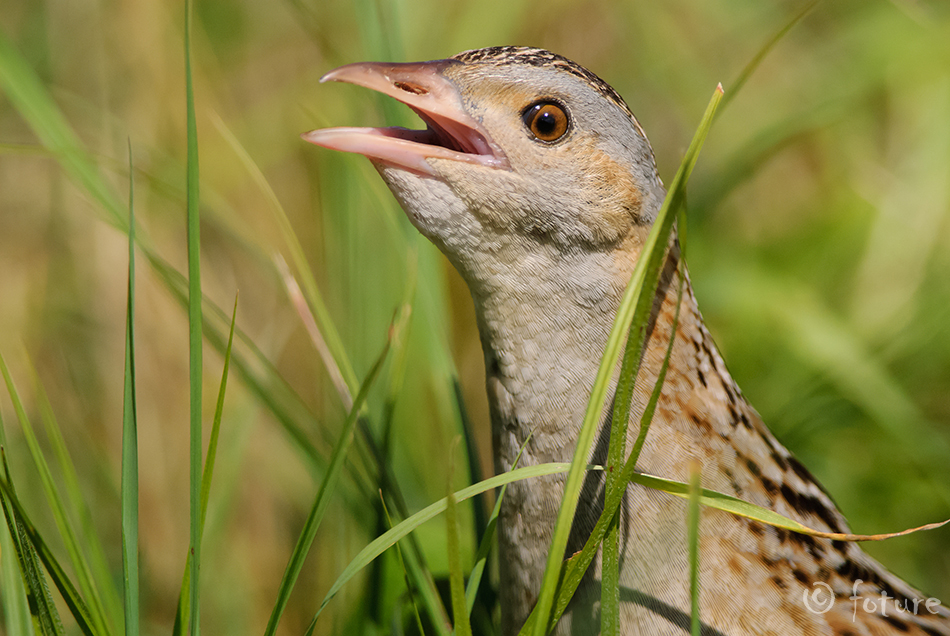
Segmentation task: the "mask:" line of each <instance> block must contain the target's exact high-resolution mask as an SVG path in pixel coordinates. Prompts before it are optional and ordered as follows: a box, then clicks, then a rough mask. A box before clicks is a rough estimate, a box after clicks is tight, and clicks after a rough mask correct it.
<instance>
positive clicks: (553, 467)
mask: <svg viewBox="0 0 950 636" xmlns="http://www.w3.org/2000/svg"><path fill="white" fill-rule="evenodd" d="M569 467H570V464H563V463H560V464H558V463H552V464H538V465H535V466H526V467H524V468H517V469H514V470H511V471H509V472H506V473H502V474H500V475H495V476H494V477H490V478H488V479H485V480H484V481H480V482H478V483H477V484H473V485H471V486H468V487H467V488H463V489H461V490H458V491H456V492H455V500H456V501H465V500H466V499H469V498H470V497H474V496H476V495H480V494H482V493H483V492H487V491H489V490H491V489H493V488H497V487H499V486H504V485H505V484H510V483H511V482H513V481H520V480H522V479H529V478H531V477H541V476H544V475H555V474H557V473H563V472H565V471H567V470H568V469H569ZM446 505H447V502H446V500H445V499H440V500H439V501H436V502H435V503H433V504H430V505H429V506H427V507H425V508H423V509H422V510H420V511H419V512H417V513H415V514H414V515H412V516H410V517H408V518H406V519H405V520H403V521H402V522H400V523H398V524H397V525H395V526H394V527H393V528H392V529H391V530H390V531H389V532H386V533H385V534H382V535H380V536H378V537H376V539H374V540H373V541H372V542H370V543H369V545H367V546H366V547H365V548H363V549H362V550H360V553H359V554H357V555H356V556H355V557H354V558H353V560H352V561H350V564H349V565H347V566H346V568H344V569H343V572H342V573H340V576H338V577H337V579H336V581H335V582H334V583H333V585H332V586H330V591H329V592H327V595H326V596H325V597H324V599H323V602H322V603H321V604H320V608H319V609H318V610H317V613H316V615H315V616H314V617H313V621H314V622H315V621H316V620H317V618H318V617H319V616H320V613H321V612H323V609H324V608H325V607H326V606H327V603H329V602H330V599H332V598H333V597H334V596H336V593H337V592H339V591H340V588H342V587H343V586H344V585H345V584H346V583H347V582H348V581H349V580H350V579H352V578H353V577H354V576H356V574H357V573H359V571H360V570H362V569H363V568H365V567H366V566H367V565H369V564H370V563H372V561H373V559H375V558H376V557H378V556H379V555H380V554H382V553H383V552H385V551H386V550H388V549H389V548H391V547H392V546H393V545H395V543H396V542H397V541H399V540H400V539H402V538H403V537H405V536H406V535H408V534H409V533H410V532H412V531H413V530H415V529H416V528H418V527H419V526H421V525H422V524H424V523H425V522H427V521H429V520H430V519H433V518H434V517H435V516H436V515H439V514H441V513H443V512H445V507H446ZM312 625H313V623H311V627H312Z"/></svg>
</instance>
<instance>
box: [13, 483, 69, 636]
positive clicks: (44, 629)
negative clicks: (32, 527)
mask: <svg viewBox="0 0 950 636" xmlns="http://www.w3.org/2000/svg"><path fill="white" fill-rule="evenodd" d="M0 499H3V497H2V496H0ZM3 511H4V518H5V519H6V520H7V527H8V530H9V532H10V534H14V533H15V534H16V537H17V542H16V546H17V547H16V554H17V559H18V561H19V563H20V571H21V572H22V574H23V584H24V586H25V587H26V590H27V596H28V598H29V599H30V601H31V602H29V604H28V605H29V609H30V618H31V619H32V626H33V630H35V631H39V633H40V634H42V635H43V636H62V634H63V633H64V632H63V625H62V621H60V618H59V613H58V612H57V611H56V604H55V603H54V602H53V597H52V595H51V594H50V591H49V586H48V585H47V584H46V579H45V577H44V576H43V570H42V568H40V564H39V560H38V559H37V557H36V551H35V550H34V549H33V545H32V544H31V543H30V540H29V538H28V537H27V536H26V533H25V532H24V531H23V525H22V523H21V522H20V519H19V518H18V517H17V516H16V512H13V513H9V512H8V509H7V506H6V502H4V509H3Z"/></svg>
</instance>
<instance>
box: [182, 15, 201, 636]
mask: <svg viewBox="0 0 950 636" xmlns="http://www.w3.org/2000/svg"><path fill="white" fill-rule="evenodd" d="M191 4H192V3H191V0H185V117H186V124H187V126H186V128H187V137H188V186H187V190H188V192H187V214H188V370H189V373H188V377H189V382H188V385H189V388H190V393H191V409H190V427H189V430H190V436H189V437H190V453H189V459H190V463H189V466H190V488H189V494H190V497H189V501H190V504H191V505H190V513H191V514H190V517H191V523H190V535H191V536H190V540H189V555H190V563H191V569H190V574H191V580H190V581H189V582H188V587H189V593H190V597H191V601H190V602H189V610H190V611H189V613H188V633H189V634H191V636H195V634H197V633H198V621H199V610H200V606H199V605H198V597H199V594H198V593H199V591H200V586H199V579H198V573H199V572H200V571H201V568H200V564H201V463H202V462H201V460H202V457H201V444H202V435H201V371H202V365H201V344H202V342H201V337H202V336H201V331H202V318H201V235H200V201H199V196H198V182H199V178H198V128H197V123H196V122H195V94H194V87H193V84H192V77H191V26H192V25H191V19H192V8H191Z"/></svg>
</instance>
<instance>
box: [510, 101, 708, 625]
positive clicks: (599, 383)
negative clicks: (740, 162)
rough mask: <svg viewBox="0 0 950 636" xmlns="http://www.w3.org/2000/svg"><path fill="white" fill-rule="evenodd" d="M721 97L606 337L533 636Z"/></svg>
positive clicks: (545, 620)
mask: <svg viewBox="0 0 950 636" xmlns="http://www.w3.org/2000/svg"><path fill="white" fill-rule="evenodd" d="M722 94H723V93H722V86H717V87H716V90H715V91H714V93H713V97H712V99H711V100H710V101H709V105H708V106H707V108H706V112H705V113H704V115H703V118H702V120H701V121H700V125H699V129H698V130H697V131H696V134H695V136H694V137H693V141H692V143H691V144H690V146H689V149H688V150H687V151H686V155H685V157H684V159H683V162H682V163H681V164H680V167H679V170H678V171H677V173H676V176H675V177H674V178H673V181H672V183H671V184H670V190H669V192H668V194H667V195H666V199H665V200H664V201H663V205H662V207H661V208H660V211H659V213H658V214H657V218H656V220H655V221H654V223H653V227H652V229H651V230H650V234H649V235H648V236H647V240H646V242H645V243H644V246H643V249H642V251H641V253H640V258H639V259H638V260H637V264H636V266H635V267H634V270H633V274H632V275H631V277H630V283H629V284H628V285H627V289H626V291H625V292H624V296H623V298H622V300H621V303H620V307H619V308H618V310H617V317H616V319H615V320H614V324H613V328H612V329H611V332H610V336H609V337H608V340H607V346H606V347H605V350H604V356H603V358H602V359H601V363H600V368H599V369H598V371H597V377H596V379H595V380H594V386H593V388H592V390H591V397H590V401H589V402H588V406H587V411H586V413H585V414H584V421H583V424H582V425H581V431H580V433H579V434H578V438H577V446H576V448H575V449H574V458H573V460H572V461H571V470H570V472H569V473H568V476H567V480H566V482H565V484H564V499H563V500H562V502H561V507H560V509H559V510H558V516H557V521H556V523H555V526H554V534H553V537H552V539H551V547H550V550H549V552H548V560H547V566H546V567H545V571H544V578H543V580H542V582H541V589H540V591H539V594H538V602H537V605H536V606H535V609H534V611H533V612H532V616H533V617H535V618H534V621H535V622H534V623H533V627H532V630H533V631H532V633H533V634H534V635H535V636H544V634H546V633H547V631H548V627H549V621H550V619H551V610H552V607H553V605H554V598H555V594H556V591H557V586H558V581H559V580H560V578H561V567H562V558H563V555H564V551H565V549H566V548H567V540H568V535H569V533H570V529H571V523H572V522H573V519H574V512H575V510H576V509H577V499H578V497H579V495H580V489H581V485H582V480H583V473H584V466H585V465H586V461H587V457H588V455H589V453H590V447H591V442H592V440H593V437H594V432H595V431H596V429H597V425H598V423H599V422H600V421H601V413H602V412H603V408H604V400H605V398H606V397H607V390H608V387H609V384H610V378H611V376H612V375H613V370H614V369H615V368H616V364H617V359H618V358H619V355H620V347H621V343H622V341H623V339H624V337H625V336H626V335H627V333H628V332H629V331H630V330H631V329H637V330H638V331H639V330H643V329H645V328H646V325H645V324H643V325H633V320H634V313H635V310H636V307H637V305H638V303H639V299H640V298H641V297H643V296H644V295H645V296H646V298H647V299H648V300H649V302H651V303H652V299H653V294H652V293H650V292H649V291H644V290H649V289H653V288H655V284H656V283H655V282H654V281H656V280H657V278H658V277H659V273H660V268H661V263H662V260H663V257H664V255H665V253H666V247H667V245H668V244H669V237H670V233H671V232H672V229H673V220H674V219H675V218H676V217H675V213H676V211H677V210H678V209H679V206H680V205H681V204H682V201H683V198H684V196H685V187H686V182H687V181H688V180H689V175H690V174H691V173H692V170H693V167H694V166H695V165H696V160H697V158H698V156H699V151H700V149H701V148H702V144H703V142H704V141H705V139H706V135H707V134H708V133H709V128H710V126H711V125H712V121H713V117H714V115H715V112H716V107H717V106H718V105H719V102H720V100H721V99H722ZM522 631H524V630H522Z"/></svg>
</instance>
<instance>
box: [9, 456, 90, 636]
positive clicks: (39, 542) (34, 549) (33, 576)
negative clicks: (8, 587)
mask: <svg viewBox="0 0 950 636" xmlns="http://www.w3.org/2000/svg"><path fill="white" fill-rule="evenodd" d="M3 457H4V459H3V462H4V466H5V467H6V454H5V452H4V455H3ZM6 474H7V475H8V476H9V472H8V471H7V472H6ZM0 499H2V500H3V509H4V515H5V517H6V519H7V523H8V525H9V527H10V533H11V535H13V536H14V537H16V538H15V540H14V541H15V543H17V545H19V546H20V548H19V553H18V554H22V556H21V560H20V564H21V571H22V572H23V573H24V575H25V576H28V577H29V580H28V582H27V588H28V589H29V590H30V593H31V594H33V595H34V601H36V602H40V597H42V596H47V597H48V596H49V591H48V588H47V586H46V578H45V577H44V576H43V573H42V570H41V569H40V568H39V565H38V564H36V565H35V567H34V566H33V565H32V564H31V562H33V561H34V560H35V557H39V560H40V561H41V562H42V564H43V567H45V568H46V571H47V572H49V575H50V578H52V580H53V584H54V585H56V589H58V590H59V593H60V595H61V596H62V597H63V600H64V601H65V602H66V606H67V607H68V608H69V611H70V613H71V614H72V616H73V618H74V619H75V621H76V623H77V625H78V626H79V629H80V631H82V633H83V634H85V635H86V636H94V635H96V634H97V632H96V631H95V628H94V627H93V623H92V618H91V616H90V614H89V610H88V608H87V607H86V604H85V603H84V602H83V600H82V597H81V596H80V595H79V592H78V591H77V590H76V586H75V585H73V582H72V581H71V580H70V579H69V577H68V576H67V575H66V571H65V570H63V568H62V566H61V565H60V564H59V561H57V560H56V557H55V556H53V553H52V551H51V550H50V549H49V547H48V546H47V544H46V542H45V541H44V540H43V537H42V536H40V534H39V533H38V532H37V531H36V528H35V527H34V526H33V524H32V522H31V521H30V519H29V517H28V516H27V514H26V511H25V510H24V509H23V506H22V504H21V503H20V501H19V499H17V496H16V492H15V491H14V489H13V484H12V482H10V481H8V477H7V478H5V479H0ZM43 602H45V601H43ZM49 605H50V609H49V610H47V611H45V612H44V615H43V616H42V618H41V620H42V621H43V623H44V624H47V623H48V625H47V627H44V631H43V633H44V634H61V633H62V626H61V625H58V624H59V622H60V621H59V614H58V613H56V609H55V606H54V605H53V604H52V599H50V600H49ZM50 630H52V631H50Z"/></svg>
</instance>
